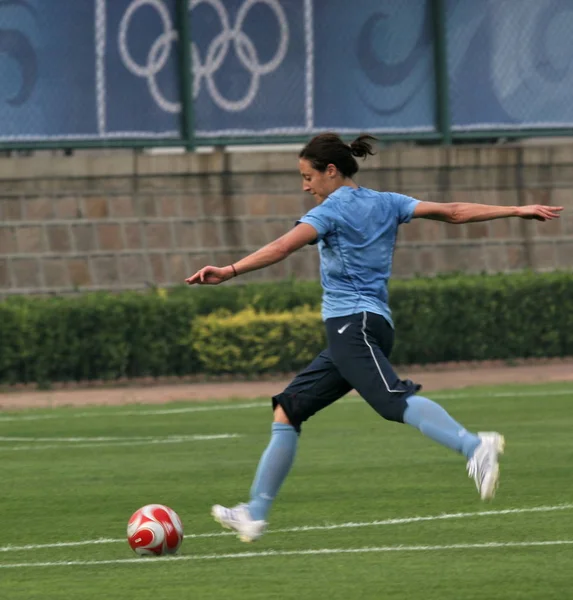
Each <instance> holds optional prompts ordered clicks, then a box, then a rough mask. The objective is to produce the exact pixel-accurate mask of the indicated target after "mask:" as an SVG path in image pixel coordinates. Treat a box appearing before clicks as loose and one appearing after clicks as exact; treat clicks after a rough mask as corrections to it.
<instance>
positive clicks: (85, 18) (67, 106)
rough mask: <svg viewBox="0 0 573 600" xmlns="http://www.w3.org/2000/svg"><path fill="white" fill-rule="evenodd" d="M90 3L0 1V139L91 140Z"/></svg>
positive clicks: (94, 126)
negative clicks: (63, 138) (52, 138)
mask: <svg viewBox="0 0 573 600" xmlns="http://www.w3.org/2000/svg"><path fill="white" fill-rule="evenodd" d="M94 22H95V15H94V3H93V2H69V0H51V1H50V2H45V1H44V2H42V1H40V0H11V1H7V0H2V1H0V81H1V82H2V85H0V134H1V138H2V139H5V140H9V139H19V140H22V139H40V138H50V137H56V138H58V137H71V136H73V137H84V136H85V137H89V136H90V135H93V134H94V133H95V132H96V131H97V122H96V106H95V99H96V95H95V77H94V46H93V43H92V40H93V36H94V34H93V30H94Z"/></svg>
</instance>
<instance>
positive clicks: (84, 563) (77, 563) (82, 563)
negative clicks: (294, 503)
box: [0, 540, 573, 569]
mask: <svg viewBox="0 0 573 600" xmlns="http://www.w3.org/2000/svg"><path fill="white" fill-rule="evenodd" d="M565 545H573V540H547V541H530V542H485V543H482V544H447V545H443V546H374V547H366V548H321V549H319V550H265V551H262V552H236V553H233V554H195V555H193V554H191V555H184V556H166V557H157V558H148V559H147V560H146V559H145V558H120V559H115V560H70V561H61V562H32V563H7V564H0V569H26V568H28V569H29V568H38V567H92V566H98V565H122V564H139V565H150V564H158V563H163V562H166V561H173V562H175V561H190V560H193V561H202V560H223V559H230V558H265V557H268V556H317V555H329V554H366V553H380V552H432V551H434V552H444V551H447V550H492V549H497V548H506V549H507V548H535V547H547V546H565Z"/></svg>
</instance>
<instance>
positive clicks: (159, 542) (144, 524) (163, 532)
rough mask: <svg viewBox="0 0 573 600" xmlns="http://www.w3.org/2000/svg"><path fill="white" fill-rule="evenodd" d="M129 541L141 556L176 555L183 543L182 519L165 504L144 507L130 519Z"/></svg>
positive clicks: (128, 527)
mask: <svg viewBox="0 0 573 600" xmlns="http://www.w3.org/2000/svg"><path fill="white" fill-rule="evenodd" d="M127 541H128V542H129V545H130V546H131V548H132V549H133V551H134V552H135V553H136V554H139V556H163V555H165V554H175V553H176V552H177V550H179V547H180V546H181V542H183V525H182V523H181V519H180V518H179V516H178V515H177V513H176V512H175V511H174V510H172V509H171V508H169V507H167V506H164V505H163V504H148V505H147V506H143V507H142V508H140V509H139V510H136V511H135V512H134V513H133V515H131V518H130V519H129V522H128V524H127Z"/></svg>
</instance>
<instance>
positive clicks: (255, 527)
mask: <svg viewBox="0 0 573 600" xmlns="http://www.w3.org/2000/svg"><path fill="white" fill-rule="evenodd" d="M211 515H212V516H213V518H214V519H215V521H217V523H220V524H221V525H222V526H223V527H225V528H226V529H234V530H235V531H236V532H237V534H238V538H239V539H240V540H241V542H254V541H256V540H258V539H259V538H260V537H261V536H262V535H263V533H264V531H265V529H266V527H267V522H266V521H254V520H253V519H252V518H251V515H250V514H249V511H248V509H247V505H246V504H239V505H237V506H235V507H234V508H225V507H224V506H221V505H220V504H215V505H214V506H213V507H212V508H211Z"/></svg>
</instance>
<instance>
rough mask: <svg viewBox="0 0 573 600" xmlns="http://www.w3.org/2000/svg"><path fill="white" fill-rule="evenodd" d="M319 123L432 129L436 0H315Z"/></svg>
mask: <svg viewBox="0 0 573 600" xmlns="http://www.w3.org/2000/svg"><path fill="white" fill-rule="evenodd" d="M314 23H315V28H314V29H315V35H314V53H315V56H314V72H315V79H314V82H315V83H314V122H313V125H314V128H315V129H324V128H326V129H336V130H338V131H344V130H352V131H357V130H361V131H369V130H370V131H402V132H403V131H432V130H434V127H435V125H434V121H435V114H436V107H435V86H434V79H435V77H434V50H433V44H432V15H431V1H430V0H409V1H408V2H396V1H395V0H361V1H360V2H359V3H356V2H348V1H347V0H329V1H328V2H315V3H314Z"/></svg>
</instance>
